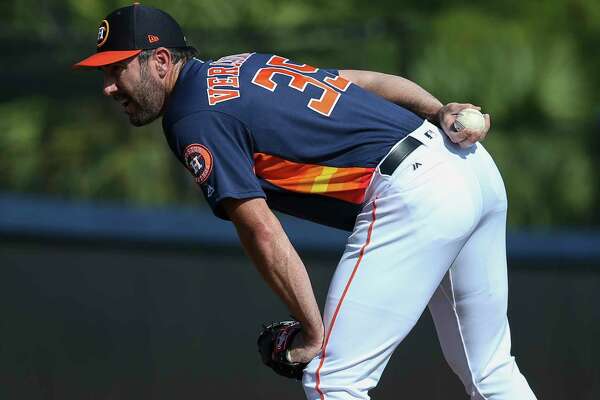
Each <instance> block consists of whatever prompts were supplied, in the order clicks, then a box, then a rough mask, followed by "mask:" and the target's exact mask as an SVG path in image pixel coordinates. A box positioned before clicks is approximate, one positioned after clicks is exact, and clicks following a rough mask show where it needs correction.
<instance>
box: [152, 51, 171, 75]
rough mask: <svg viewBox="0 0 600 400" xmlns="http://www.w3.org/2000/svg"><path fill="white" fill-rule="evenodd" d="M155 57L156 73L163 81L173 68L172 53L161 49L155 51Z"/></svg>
mask: <svg viewBox="0 0 600 400" xmlns="http://www.w3.org/2000/svg"><path fill="white" fill-rule="evenodd" d="M153 56H154V57H153V58H154V61H155V63H156V64H155V66H156V72H157V73H158V76H159V77H160V78H161V79H163V78H164V77H165V76H167V73H168V72H169V70H170V69H171V68H172V67H173V63H172V62H171V60H172V58H171V52H170V51H169V50H167V49H166V48H164V47H159V48H158V49H156V50H155V51H154V54H153Z"/></svg>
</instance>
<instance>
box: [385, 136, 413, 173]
mask: <svg viewBox="0 0 600 400" xmlns="http://www.w3.org/2000/svg"><path fill="white" fill-rule="evenodd" d="M422 144H423V143H421V142H420V141H419V140H417V139H415V138H414V137H412V136H407V137H405V138H404V139H403V140H402V141H401V142H400V144H398V146H396V148H395V149H394V150H392V151H391V152H390V153H389V154H388V155H387V156H385V159H384V160H383V162H382V163H381V164H380V165H379V171H380V172H381V173H382V174H385V175H392V174H393V173H394V171H395V170H396V168H398V165H400V163H401V162H402V161H404V159H405V158H406V157H408V155H409V154H410V153H412V152H413V151H414V150H415V149H416V148H417V147H419V146H420V145H422Z"/></svg>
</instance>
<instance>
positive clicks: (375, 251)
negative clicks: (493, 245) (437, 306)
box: [304, 165, 479, 400]
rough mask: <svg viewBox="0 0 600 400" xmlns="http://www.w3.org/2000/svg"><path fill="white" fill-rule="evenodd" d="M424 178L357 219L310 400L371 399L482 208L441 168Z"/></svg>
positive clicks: (309, 377) (309, 375) (332, 292)
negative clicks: (379, 381)
mask: <svg viewBox="0 0 600 400" xmlns="http://www.w3.org/2000/svg"><path fill="white" fill-rule="evenodd" d="M436 169H437V168H436ZM449 171H450V172H449ZM428 173H429V174H430V175H429V176H426V177H423V184H420V183H417V182H413V183H414V184H413V185H412V186H411V187H410V188H408V189H407V187H400V189H399V190H396V189H395V188H394V185H393V184H392V185H391V186H390V189H388V190H384V191H383V192H382V193H380V195H379V196H375V197H374V199H373V201H372V202H370V203H369V204H368V205H367V206H366V207H365V209H364V210H363V212H362V213H361V214H360V215H359V217H358V219H357V223H356V228H355V231H354V233H353V234H352V235H351V237H350V238H349V240H348V244H347V247H346V250H345V252H344V255H343V257H342V259H341V261H340V263H339V265H338V267H337V269H336V272H335V274H334V276H333V279H332V282H331V285H330V289H329V293H328V296H327V302H326V305H325V310H324V322H325V329H326V331H325V343H324V349H323V351H322V353H321V354H320V356H319V357H317V358H316V359H315V360H313V361H312V362H311V363H310V364H309V366H308V367H307V369H306V373H305V376H304V385H305V390H306V393H307V395H308V396H309V398H311V399H312V398H315V399H318V398H322V397H323V394H324V393H326V394H327V396H326V398H328V399H331V400H333V399H366V398H368V395H367V392H368V390H369V389H371V388H373V387H374V386H375V385H376V384H377V382H378V380H379V378H380V376H381V373H382V371H383V368H384V367H385V365H386V364H387V362H388V360H389V357H390V356H391V354H392V352H393V350H394V349H395V347H396V346H397V345H398V343H400V341H402V339H403V338H404V337H405V336H406V335H407V334H408V333H409V331H410V330H411V329H412V327H413V326H414V325H415V323H416V321H417V320H418V318H419V316H420V315H421V313H422V312H423V310H424V309H425V307H426V306H427V303H428V302H429V299H430V298H431V296H432V294H433V293H434V291H435V290H436V288H437V287H438V285H439V283H440V281H441V279H442V278H443V276H444V274H445V273H446V271H447V270H448V268H449V266H450V265H451V264H452V262H453V261H454V259H455V258H456V256H457V254H458V252H459V251H460V249H461V248H462V246H463V245H464V242H465V241H466V238H467V237H468V236H469V234H470V232H471V231H472V227H473V226H474V224H475V221H476V219H477V215H478V212H479V211H478V209H477V204H476V203H477V202H476V201H475V200H474V199H473V198H472V197H471V196H470V195H468V193H469V191H468V190H466V189H465V187H464V182H463V181H462V180H461V179H459V178H458V177H457V176H456V175H455V174H454V173H453V172H452V169H451V168H444V166H443V165H440V167H439V171H434V170H431V171H429V172H428ZM450 178H452V179H457V180H456V181H454V184H452V185H448V182H449V181H448V179H450ZM425 182H426V183H425ZM447 196H449V197H447ZM449 199H450V200H449ZM459 204H460V206H458V205H459Z"/></svg>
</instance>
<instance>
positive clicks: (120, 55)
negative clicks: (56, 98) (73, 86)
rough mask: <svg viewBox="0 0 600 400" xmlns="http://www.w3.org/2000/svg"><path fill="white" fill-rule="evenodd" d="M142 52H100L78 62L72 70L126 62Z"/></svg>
mask: <svg viewBox="0 0 600 400" xmlns="http://www.w3.org/2000/svg"><path fill="white" fill-rule="evenodd" d="M141 51H142V50H115V51H102V52H100V53H96V54H94V55H91V56H89V57H88V58H86V59H84V60H81V61H79V62H78V63H77V64H75V65H73V68H85V67H90V68H97V67H102V66H104V65H109V64H112V63H116V62H119V61H123V60H126V59H128V58H130V57H133V56H137V55H138V54H140V53H141Z"/></svg>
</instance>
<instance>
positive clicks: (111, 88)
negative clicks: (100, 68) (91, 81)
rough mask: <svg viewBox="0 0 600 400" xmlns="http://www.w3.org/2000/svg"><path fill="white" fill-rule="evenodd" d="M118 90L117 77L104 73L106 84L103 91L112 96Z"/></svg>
mask: <svg viewBox="0 0 600 400" xmlns="http://www.w3.org/2000/svg"><path fill="white" fill-rule="evenodd" d="M117 91H118V88H117V83H116V81H115V79H114V78H113V77H111V76H109V75H104V85H103V89H102V92H103V93H104V95H105V96H112V95H113V94H114V93H116V92H117Z"/></svg>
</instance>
